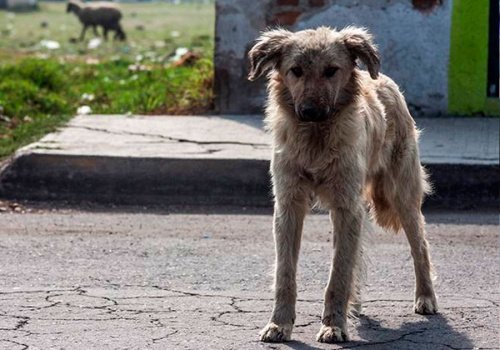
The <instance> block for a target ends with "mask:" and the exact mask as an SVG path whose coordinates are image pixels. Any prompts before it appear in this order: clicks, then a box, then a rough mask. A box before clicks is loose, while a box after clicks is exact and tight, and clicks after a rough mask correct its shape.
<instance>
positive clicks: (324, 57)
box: [249, 27, 437, 343]
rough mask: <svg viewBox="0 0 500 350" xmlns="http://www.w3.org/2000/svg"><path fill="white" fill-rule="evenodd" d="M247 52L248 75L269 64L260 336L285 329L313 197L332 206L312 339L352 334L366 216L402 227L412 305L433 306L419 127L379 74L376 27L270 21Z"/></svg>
mask: <svg viewBox="0 0 500 350" xmlns="http://www.w3.org/2000/svg"><path fill="white" fill-rule="evenodd" d="M249 59H250V74H249V79H250V80H254V79H257V78H258V77H260V76H261V75H263V74H267V78H268V93H269V97H268V102H267V107H266V125H267V128H268V130H269V131H270V132H271V135H272V140H273V154H272V161H271V174H272V182H273V194H274V199H275V205H274V223H273V226H274V227H273V232H274V237H275V243H276V271H275V281H274V291H275V297H274V308H273V311H272V316H271V319H270V321H269V323H268V324H267V326H266V327H265V328H264V329H263V330H262V331H261V333H260V339H261V340H262V341H265V342H281V341H286V340H289V339H290V338H291V333H292V328H293V324H294V322H295V302H296V297H297V292H296V280H295V275H296V270H297V259H298V254H299V249H300V240H301V234H302V225H303V220H304V217H305V215H306V213H307V212H308V211H309V209H310V207H311V205H312V204H314V202H313V200H314V201H316V200H317V201H318V202H320V203H321V205H322V206H323V207H325V208H327V209H329V210H330V219H331V221H332V224H333V226H334V239H333V242H334V244H333V245H334V256H333V261H332V265H331V272H330V278H329V282H328V285H327V287H326V291H325V302H324V311H323V315H322V325H321V329H320V331H319V333H318V335H317V340H318V341H320V342H326V343H331V342H342V341H347V340H348V339H349V337H348V332H347V315H348V313H349V305H350V304H355V305H360V302H361V301H360V300H359V298H360V296H359V290H360V287H361V286H360V274H361V265H362V264H361V253H362V249H361V244H360V235H361V231H362V225H363V221H364V220H365V217H366V216H367V215H370V216H373V217H374V218H375V220H376V222H377V223H378V224H379V225H380V226H382V227H383V228H386V229H389V230H392V231H395V232H397V231H399V230H401V229H403V230H404V232H405V234H406V237H407V238H408V242H409V243H410V246H411V253H412V256H413V261H414V268H415V275H416V289H415V304H414V310H415V312H417V313H419V314H434V313H436V312H437V302H436V296H435V293H434V288H433V282H432V274H431V270H432V265H431V261H430V256H429V248H428V243H427V240H426V238H425V231H424V217H423V215H422V212H421V205H422V201H423V198H424V196H425V194H426V193H428V192H429V191H430V186H429V184H428V181H427V175H426V173H425V170H424V169H423V167H422V166H421V164H420V159H419V150H418V130H417V129H416V127H415V122H414V120H413V118H412V117H411V115H410V112H409V111H408V108H407V105H406V102H405V100H404V97H403V95H402V94H401V92H400V91H399V88H398V86H397V85H396V83H394V81H392V80H391V79H390V78H388V77H387V76H385V75H383V74H381V73H379V69H380V59H379V54H378V51H377V48H376V46H375V45H374V44H373V41H372V35H371V34H370V33H369V32H368V31H367V30H365V29H363V28H357V27H347V28H344V29H342V30H340V31H337V30H335V29H331V28H327V27H320V28H317V29H314V30H313V29H310V30H303V31H300V32H296V33H293V32H290V31H287V30H284V29H274V30H269V31H267V32H264V33H263V34H262V35H261V36H260V37H259V38H258V39H257V41H256V43H255V45H254V46H253V48H252V49H251V50H250V52H249ZM358 60H360V61H361V62H363V63H364V64H365V65H366V68H367V70H368V71H365V70H361V69H360V68H358V66H357V61H358ZM367 207H369V208H370V213H367V210H366V208H367Z"/></svg>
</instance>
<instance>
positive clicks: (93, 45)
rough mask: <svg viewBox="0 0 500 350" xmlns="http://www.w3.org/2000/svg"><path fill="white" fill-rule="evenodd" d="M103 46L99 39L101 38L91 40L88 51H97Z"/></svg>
mask: <svg viewBox="0 0 500 350" xmlns="http://www.w3.org/2000/svg"><path fill="white" fill-rule="evenodd" d="M101 44H102V40H101V39H99V38H92V39H90V41H89V43H88V45H87V49H89V50H95V49H97V48H98V47H99V46H101Z"/></svg>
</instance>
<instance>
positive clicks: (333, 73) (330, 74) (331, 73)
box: [323, 67, 338, 78]
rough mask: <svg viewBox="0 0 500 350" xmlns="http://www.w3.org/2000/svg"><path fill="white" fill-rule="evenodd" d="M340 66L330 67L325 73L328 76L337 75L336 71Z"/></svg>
mask: <svg viewBox="0 0 500 350" xmlns="http://www.w3.org/2000/svg"><path fill="white" fill-rule="evenodd" d="M337 70H338V68H337V67H328V68H326V69H325V71H324V72H323V75H324V76H325V77H326V78H331V77H333V76H334V75H335V73H336V72H337Z"/></svg>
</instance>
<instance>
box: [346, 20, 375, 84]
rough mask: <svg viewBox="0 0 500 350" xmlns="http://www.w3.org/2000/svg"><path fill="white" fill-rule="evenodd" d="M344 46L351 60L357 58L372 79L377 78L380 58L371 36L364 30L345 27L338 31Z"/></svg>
mask: <svg viewBox="0 0 500 350" xmlns="http://www.w3.org/2000/svg"><path fill="white" fill-rule="evenodd" d="M340 34H341V35H342V40H343V41H344V44H345V46H346V47H347V49H348V50H349V52H350V53H351V54H352V56H353V58H354V59H356V58H359V59H360V60H361V61H362V62H363V63H364V64H365V65H366V68H368V72H369V73H370V76H371V77H372V79H377V78H378V72H379V70H380V57H379V54H378V50H377V47H376V46H375V44H373V41H372V35H371V34H370V33H369V32H368V31H367V30H366V29H364V28H357V27H346V28H344V29H343V30H341V31H340Z"/></svg>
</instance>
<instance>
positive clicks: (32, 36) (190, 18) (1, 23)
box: [0, 2, 215, 59]
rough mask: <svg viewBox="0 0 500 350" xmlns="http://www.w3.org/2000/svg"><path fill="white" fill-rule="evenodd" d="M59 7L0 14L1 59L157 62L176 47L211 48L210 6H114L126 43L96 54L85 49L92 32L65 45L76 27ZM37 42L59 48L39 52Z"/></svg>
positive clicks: (62, 6) (74, 19)
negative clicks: (148, 58)
mask: <svg viewBox="0 0 500 350" xmlns="http://www.w3.org/2000/svg"><path fill="white" fill-rule="evenodd" d="M65 6H66V5H65V3H47V2H40V5H39V7H40V10H39V11H33V12H21V13H11V12H6V11H0V53H3V55H2V56H4V57H2V58H6V56H8V54H10V53H12V50H14V51H15V52H17V53H18V54H32V53H44V54H50V55H55V56H61V55H91V56H94V57H98V58H104V59H105V58H109V57H111V56H112V55H121V56H128V57H135V56H136V55H137V54H140V53H145V52H150V51H153V52H154V53H156V54H158V55H160V56H161V55H169V54H170V53H171V52H172V51H173V50H174V49H175V48H177V47H180V46H187V47H193V46H194V47H195V48H196V47H198V48H202V49H204V50H207V49H210V48H211V47H212V46H213V36H214V23H215V8H214V5H195V4H183V5H172V4H165V3H140V4H120V7H121V9H122V12H123V19H122V21H121V22H122V25H123V28H124V30H125V32H126V33H127V37H128V40H127V42H126V43H118V42H112V41H110V42H108V43H104V44H103V45H102V47H100V48H99V49H98V50H90V49H88V47H87V44H88V40H90V39H91V38H93V33H92V30H88V31H87V34H86V37H85V39H86V40H85V42H76V43H72V42H70V40H71V39H72V38H73V39H76V38H78V37H79V35H80V31H81V28H82V26H81V24H80V22H79V21H78V19H77V17H76V16H75V15H74V14H72V13H70V14H68V13H66V7H65ZM43 22H46V23H47V24H48V26H47V27H46V28H42V23H43ZM142 28H143V29H142ZM177 35H178V36H177ZM42 40H55V41H57V42H59V44H60V45H61V48H60V49H57V50H53V51H50V50H46V49H42V48H41V47H40V42H41V41H42Z"/></svg>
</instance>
